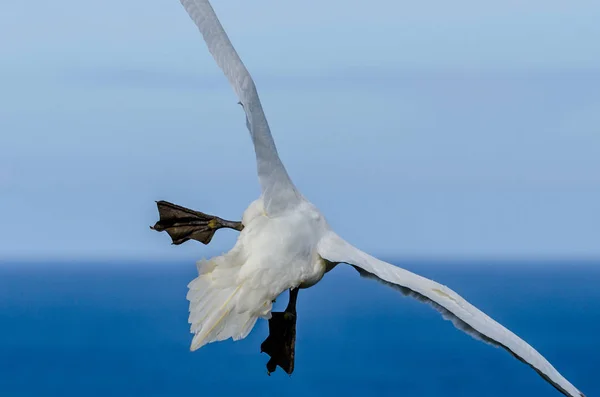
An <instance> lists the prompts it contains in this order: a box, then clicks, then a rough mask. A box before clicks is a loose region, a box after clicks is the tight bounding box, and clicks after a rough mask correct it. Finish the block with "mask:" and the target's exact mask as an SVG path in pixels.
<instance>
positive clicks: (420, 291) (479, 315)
mask: <svg viewBox="0 0 600 397" xmlns="http://www.w3.org/2000/svg"><path fill="white" fill-rule="evenodd" d="M317 249H318V253H319V255H320V256H321V257H322V258H324V259H325V260H327V261H329V262H333V263H348V264H350V265H353V266H354V267H355V268H356V270H358V271H359V273H360V274H361V275H362V276H364V277H367V278H374V279H376V280H378V281H380V282H382V283H384V284H387V285H389V286H391V287H393V288H395V289H397V290H399V291H400V292H402V293H403V294H404V295H407V296H411V297H413V298H416V299H418V300H420V301H421V302H425V303H429V304H430V305H432V306H433V307H434V308H435V309H436V310H438V311H439V312H441V313H442V316H444V318H446V319H447V320H451V321H452V322H453V323H454V325H455V326H456V327H457V328H459V329H460V330H462V331H465V332H467V333H468V334H470V335H471V336H473V337H475V338H476V339H479V340H482V341H484V342H487V343H490V344H492V345H494V346H498V347H502V348H504V349H506V350H508V352H509V353H511V354H512V355H513V356H514V357H515V358H517V359H518V360H520V361H522V362H524V363H526V364H528V365H529V366H530V367H532V368H533V369H534V370H535V371H536V372H537V373H538V374H540V376H541V377H542V378H544V379H545V380H547V381H548V382H550V383H551V384H552V385H553V386H554V387H555V388H556V389H558V390H559V391H560V392H562V393H563V394H564V395H566V396H569V397H584V395H583V394H582V393H581V392H580V391H579V390H577V389H576V388H575V387H574V386H573V385H572V384H571V383H569V381H568V380H566V379H565V378H564V377H563V376H562V375H561V374H560V373H559V372H558V371H557V370H556V369H554V367H553V366H552V365H551V364H550V363H549V362H548V361H547V360H546V359H545V358H544V357H543V356H542V355H541V354H540V353H538V352H537V351H536V350H535V349H534V348H533V347H531V346H530V345H529V344H527V343H526V342H525V341H524V340H522V339H521V338H519V337H518V336H517V335H515V334H513V333H512V332H511V331H509V330H508V329H506V328H504V327H503V326H502V325H500V324H499V323H497V322H496V321H494V320H493V319H492V318H490V317H489V316H487V315H486V314H485V313H483V312H482V311H481V310H479V309H477V308H476V307H475V306H473V305H471V304H470V303H469V302H467V301H466V300H465V299H464V298H462V297H461V296H460V295H458V294H457V293H456V292H454V291H452V290H451V289H450V288H448V287H446V286H444V285H441V284H438V283H436V282H435V281H433V280H429V279H427V278H425V277H421V276H419V275H417V274H414V273H411V272H409V271H407V270H404V269H402V268H399V267H397V266H394V265H391V264H389V263H386V262H383V261H381V260H379V259H377V258H374V257H372V256H370V255H368V254H366V253H364V252H362V251H361V250H359V249H357V248H355V247H353V246H352V245H350V244H349V243H347V242H346V241H344V240H343V239H342V238H340V237H339V236H338V235H336V234H335V233H333V232H331V231H330V232H328V233H326V234H325V236H324V237H323V238H322V239H321V240H320V242H319V245H318V248H317Z"/></svg>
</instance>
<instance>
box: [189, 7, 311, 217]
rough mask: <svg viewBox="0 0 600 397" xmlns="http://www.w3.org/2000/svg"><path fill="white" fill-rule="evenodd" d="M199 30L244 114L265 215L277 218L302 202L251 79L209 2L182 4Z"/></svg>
mask: <svg viewBox="0 0 600 397" xmlns="http://www.w3.org/2000/svg"><path fill="white" fill-rule="evenodd" d="M181 4H182V5H183V7H184V8H185V10H186V11H187V13H188V14H189V16H190V17H191V18H192V20H193V21H194V22H195V23H196V26H198V29H199V30H200V33H202V37H204V41H205V42H206V45H207V46H208V50H209V51H210V53H211V54H212V56H213V58H214V59H215V61H216V62H217V65H219V67H220V68H221V70H223V73H225V76H226V77H227V80H229V83H230V84H231V86H232V87H233V89H234V91H235V93H236V94H237V96H238V99H239V101H240V104H241V105H242V107H243V108H244V112H245V113H246V125H247V127H248V129H249V130H250V136H251V137H252V142H253V144H254V151H255V152H256V166H257V171H258V179H259V181H260V184H261V188H262V194H263V202H264V207H265V211H266V212H267V214H268V215H277V214H278V213H281V212H283V211H285V210H286V209H289V208H292V207H294V206H295V205H296V204H297V203H298V202H299V201H300V200H301V199H300V195H299V194H298V192H297V190H296V188H295V187H294V184H293V183H292V181H291V179H290V177H289V176H288V174H287V171H286V170H285V167H284V166H283V163H282V162H281V159H280V158H279V155H278V153H277V148H276V147H275V142H274V141H273V136H272V135H271V130H270V129H269V124H268V123H267V118H266V117H265V113H264V112H263V109H262V105H261V103H260V99H259V97H258V92H257V90H256V86H255V85H254V81H253V80H252V76H250V73H249V72H248V70H247V69H246V67H245V66H244V64H243V62H242V60H241V59H240V57H239V56H238V54H237V52H236V51H235V49H234V48H233V45H232V44H231V41H229V38H228V37H227V33H225V30H224V29H223V26H221V23H220V22H219V19H218V18H217V15H216V14H215V11H214V10H213V8H212V6H211V5H210V3H209V2H208V0H181Z"/></svg>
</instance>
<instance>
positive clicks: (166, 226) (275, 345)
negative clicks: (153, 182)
mask: <svg viewBox="0 0 600 397" xmlns="http://www.w3.org/2000/svg"><path fill="white" fill-rule="evenodd" d="M156 205H157V206H158V213H159V216H160V218H159V221H158V222H156V224H155V225H154V226H151V227H150V228H151V229H152V230H156V231H158V232H162V231H166V232H167V233H168V234H169V236H170V237H171V240H173V244H175V245H179V244H181V243H184V242H186V241H188V240H197V241H200V242H201V243H203V244H208V243H210V240H211V239H212V237H213V236H214V234H215V232H216V231H217V230H218V229H221V228H230V229H234V230H238V231H242V229H243V228H244V225H242V223H241V222H233V221H228V220H225V219H222V218H219V217H217V216H213V215H208V214H205V213H203V212H199V211H194V210H190V209H188V208H185V207H181V206H179V205H176V204H173V203H169V202H167V201H157V202H156ZM297 298H298V288H293V289H290V301H289V303H288V305H287V307H286V309H285V311H284V312H273V313H271V315H272V317H271V319H270V320H269V336H268V337H267V339H265V341H264V342H263V343H262V344H261V346H260V348H261V352H265V353H267V354H268V355H269V356H271V359H270V360H269V362H268V363H267V371H268V372H269V374H270V373H271V372H274V371H275V369H276V368H277V366H279V367H281V368H282V369H283V370H284V371H285V372H286V373H288V374H290V375H291V374H292V372H294V354H295V348H296V300H297Z"/></svg>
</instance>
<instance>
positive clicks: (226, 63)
mask: <svg viewBox="0 0 600 397" xmlns="http://www.w3.org/2000/svg"><path fill="white" fill-rule="evenodd" d="M181 3H182V4H183V6H184V7H185V9H186V11H187V12H188V14H189V15H190V16H191V18H192V19H193V20H194V22H195V23H196V25H197V26H198V28H199V29H200V32H201V33H202V35H203V37H204V40H205V42H206V44H207V46H208V49H209V51H210V52H211V54H212V55H213V57H214V59H215V60H216V62H217V64H218V65H219V67H220V68H221V69H222V70H223V72H224V73H225V76H226V77H227V79H228V80H229V82H230V83H231V85H232V86H233V88H234V91H235V92H236V94H237V96H238V99H239V101H240V104H241V105H242V107H243V109H244V112H245V115H246V126H247V127H248V129H249V131H250V135H251V138H252V141H253V144H254V149H255V152H256V160H257V170H258V177H259V182H260V184H261V187H262V194H261V196H260V198H259V199H257V200H256V201H254V202H253V203H252V204H250V206H249V207H248V208H247V209H246V211H245V212H244V215H243V218H242V222H241V223H242V226H239V227H238V226H235V225H236V223H234V222H229V221H224V220H221V219H220V218H215V219H212V220H210V221H209V222H206V215H205V214H203V213H198V212H195V211H191V210H187V209H185V208H183V207H179V206H175V205H172V204H170V203H165V202H162V204H160V203H159V210H161V208H162V210H161V220H160V221H159V222H158V223H157V225H155V228H156V229H157V230H159V231H160V230H167V231H168V232H169V233H170V235H171V237H173V238H174V236H177V240H175V238H174V242H175V241H177V242H176V243H181V242H183V241H186V240H187V239H190V238H193V239H198V240H199V241H202V242H204V243H205V244H207V243H208V242H209V241H210V238H212V233H214V230H216V229H218V228H220V227H231V228H235V229H237V230H241V233H240V235H239V237H238V240H237V242H236V244H235V246H234V247H233V248H232V249H231V251H229V252H227V253H225V254H223V255H221V256H218V257H215V258H212V259H210V260H208V261H204V260H203V261H200V262H199V263H198V277H197V278H196V279H194V280H193V281H192V282H191V283H190V284H189V292H188V296H187V297H188V299H189V301H190V318H189V322H190V324H191V331H192V333H193V334H194V338H193V340H192V346H191V348H192V350H196V349H198V348H199V347H201V346H203V345H205V344H207V343H210V342H214V341H219V340H223V339H227V338H233V339H241V338H244V337H245V336H246V335H248V333H249V332H250V331H251V329H252V327H253V326H254V324H255V322H256V321H257V319H258V318H270V317H271V309H272V301H273V300H274V299H275V298H276V297H277V296H279V295H280V294H281V293H282V292H284V291H285V290H287V289H290V290H296V291H297V288H306V287H310V286H312V285H314V284H315V283H317V282H319V280H321V278H322V277H323V275H324V274H325V273H326V272H327V271H329V270H331V269H332V268H333V267H334V266H335V265H337V264H338V263H348V264H351V265H352V266H354V267H355V268H356V269H357V270H358V271H359V273H360V274H361V275H362V276H364V277H367V278H373V279H376V280H378V281H380V282H382V283H383V284H386V285H389V286H392V287H393V288H396V289H398V290H399V291H400V292H402V293H403V294H404V295H407V296H410V297H413V298H416V299H418V300H420V301H422V302H425V303H429V304H430V305H432V306H433V307H434V308H435V309H436V310H438V311H440V312H441V313H442V315H443V316H444V317H445V318H446V319H448V320H451V321H452V322H453V323H454V325H455V326H456V327H457V328H459V329H461V330H463V331H465V332H467V333H469V334H470V335H472V336H474V337H476V338H477V339H480V340H483V341H485V342H487V343H490V344H492V345H494V346H496V347H502V348H503V349H505V350H507V351H508V352H510V353H511V354H512V355H513V356H515V357H516V358H518V359H519V360H521V361H523V362H525V363H527V364H528V365H530V366H531V367H532V368H533V369H534V370H535V371H536V372H538V374H540V375H541V376H542V377H543V378H544V379H545V380H547V381H548V382H549V383H551V384H552V385H553V386H554V387H555V388H557V389H558V390H559V391H561V392H562V393H563V394H565V395H566V396H570V397H581V396H583V394H582V393H581V392H579V391H578V390H577V388H575V387H574V386H573V385H572V384H571V383H570V382H569V381H567V380H566V379H565V378H564V377H563V376H562V375H561V374H560V373H559V372H558V371H556V369H554V367H553V366H552V365H551V364H550V363H549V362H548V361H547V360H546V359H545V358H544V357H543V356H542V355H541V354H539V353H538V352H537V351H536V350H535V349H533V348H532V347H531V346H530V345H529V344H527V343H526V342H525V341H523V340H522V339H520V338H519V337H518V336H516V335H515V334H513V333H512V332H511V331H509V330H508V329H506V328H504V327H503V326H502V325H500V324H499V323H497V322H496V321H494V320H493V319H491V318H490V317H489V316H487V315H486V314H484V313H483V312H481V311H480V310H478V309H477V308H475V307H474V306H473V305H471V304H470V303H469V302H467V301H466V300H465V299H464V298H462V297H461V296H460V295H458V294H457V293H456V292H454V291H452V290H451V289H450V288H448V287H446V286H444V285H441V284H438V283H436V282H435V281H432V280H429V279H426V278H424V277H421V276H418V275H416V274H414V273H411V272H409V271H407V270H404V269H402V268H399V267H397V266H394V265H391V264H389V263H386V262H383V261H380V260H378V259H376V258H374V257H372V256H370V255H368V254H366V253H364V252H362V251H360V250H359V249H357V248H355V247H353V246H352V245H350V244H349V243H347V242H346V241H344V240H343V239H342V238H340V237H339V236H338V235H337V234H335V233H334V232H333V231H332V230H331V228H330V227H329V225H328V224H327V222H326V220H325V218H324V216H323V215H322V214H321V213H320V211H319V210H318V209H317V208H316V207H315V206H314V205H313V204H311V203H310V202H309V201H307V200H306V199H305V198H304V197H303V196H302V195H301V194H300V193H299V191H298V189H297V188H296V187H295V186H294V184H293V183H292V181H291V179H290V177H289V176H288V174H287V172H286V170H285V168H284V166H283V163H282V162H281V160H280V158H279V155H278V153H277V150H276V148H275V143H274V141H273V138H272V136H271V132H270V129H269V126H268V123H267V121H266V117H265V115H264V112H263V110H262V106H261V104H260V100H259V97H258V93H257V90H256V87H255V85H254V82H253V81H252V78H251V76H250V74H249V73H248V71H247V70H246V68H245V66H244V65H243V63H242V61H241V60H240V58H239V56H238V55H237V53H236V52H235V50H234V48H233V46H232V44H231V42H230V41H229V38H228V37H227V35H226V33H225V31H224V29H223V28H222V26H221V24H220V22H219V21H218V19H217V17H216V15H215V13H214V10H213V9H212V7H211V5H210V4H209V2H208V0H181ZM198 224H202V225H204V226H202V228H200V229H198V226H197V225H198ZM232 225H233V226H232ZM195 228H196V229H198V230H195ZM194 233H196V234H194ZM194 236H201V238H196V237H194ZM293 301H294V304H295V297H294V299H293Z"/></svg>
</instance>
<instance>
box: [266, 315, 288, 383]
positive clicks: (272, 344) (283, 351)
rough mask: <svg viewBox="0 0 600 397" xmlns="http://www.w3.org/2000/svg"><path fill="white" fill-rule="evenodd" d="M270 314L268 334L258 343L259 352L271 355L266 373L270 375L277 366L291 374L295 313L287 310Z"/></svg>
mask: <svg viewBox="0 0 600 397" xmlns="http://www.w3.org/2000/svg"><path fill="white" fill-rule="evenodd" d="M271 315H272V317H271V318H270V319H269V336H268V337H267V339H265V341H264V342H263V343H262V344H261V345H260V350H261V353H262V352H264V353H267V354H268V355H269V356H271V359H270V360H269V361H268V362H267V373H268V374H269V375H270V374H271V372H275V370H276V369H277V366H279V367H281V369H283V370H284V371H285V372H286V373H287V374H288V375H291V374H292V372H294V354H295V347H296V315H295V314H293V313H288V312H273V313H271Z"/></svg>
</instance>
